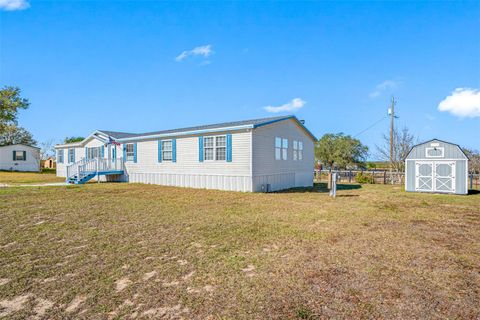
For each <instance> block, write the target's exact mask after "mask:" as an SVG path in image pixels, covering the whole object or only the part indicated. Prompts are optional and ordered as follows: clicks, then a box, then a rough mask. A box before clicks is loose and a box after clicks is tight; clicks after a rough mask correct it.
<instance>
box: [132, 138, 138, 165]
mask: <svg viewBox="0 0 480 320" xmlns="http://www.w3.org/2000/svg"><path fill="white" fill-rule="evenodd" d="M133 162H134V163H137V143H136V142H135V143H134V144H133Z"/></svg>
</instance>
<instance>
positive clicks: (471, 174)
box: [470, 173, 473, 190]
mask: <svg viewBox="0 0 480 320" xmlns="http://www.w3.org/2000/svg"><path fill="white" fill-rule="evenodd" d="M470 189H471V190H473V173H470Z"/></svg>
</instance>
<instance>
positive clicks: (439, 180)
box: [405, 139, 468, 194]
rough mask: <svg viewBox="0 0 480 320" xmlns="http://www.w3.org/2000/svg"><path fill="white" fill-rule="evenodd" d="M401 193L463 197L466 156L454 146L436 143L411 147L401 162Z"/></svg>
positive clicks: (465, 189)
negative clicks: (403, 184)
mask: <svg viewBox="0 0 480 320" xmlns="http://www.w3.org/2000/svg"><path fill="white" fill-rule="evenodd" d="M405 190H406V191H412V192H435V193H454V194H467V193H468V157H467V155H466V154H465V152H463V150H462V148H460V146H458V145H457V144H454V143H449V142H445V141H442V140H438V139H433V140H430V141H427V142H424V143H421V144H418V145H416V146H414V147H413V148H412V150H410V152H409V153H408V155H407V157H406V159H405Z"/></svg>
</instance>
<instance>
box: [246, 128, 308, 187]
mask: <svg viewBox="0 0 480 320" xmlns="http://www.w3.org/2000/svg"><path fill="white" fill-rule="evenodd" d="M279 139H281V140H282V145H281V146H282V148H281V151H280V157H281V161H278V160H276V159H278V157H277V153H278V152H277V150H278V149H280V148H277V146H279V143H278V140H279ZM283 139H287V140H290V141H289V142H290V144H291V146H287V148H285V151H286V153H287V160H283V150H284V148H283ZM272 141H275V157H274V156H273V155H272ZM293 141H297V161H295V160H293ZM300 142H301V144H300ZM299 149H301V151H300V150H299ZM313 149H314V145H313V140H312V138H311V137H310V136H309V135H308V134H307V133H306V132H305V131H304V130H303V129H302V128H301V127H300V126H299V125H298V124H297V123H296V121H295V120H287V121H280V122H277V123H274V124H271V125H266V126H262V127H259V128H257V129H255V130H254V131H253V134H252V152H253V159H252V175H253V191H262V189H261V187H262V186H265V185H266V184H269V185H270V188H271V189H270V190H272V191H275V190H281V189H284V188H292V187H302V186H312V185H313V169H314V168H313V165H314V154H313ZM300 157H301V159H302V161H299V160H300Z"/></svg>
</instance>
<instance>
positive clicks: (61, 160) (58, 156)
mask: <svg viewBox="0 0 480 320" xmlns="http://www.w3.org/2000/svg"><path fill="white" fill-rule="evenodd" d="M57 152H58V155H57V160H58V163H63V149H60V150H58V151H57Z"/></svg>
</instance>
